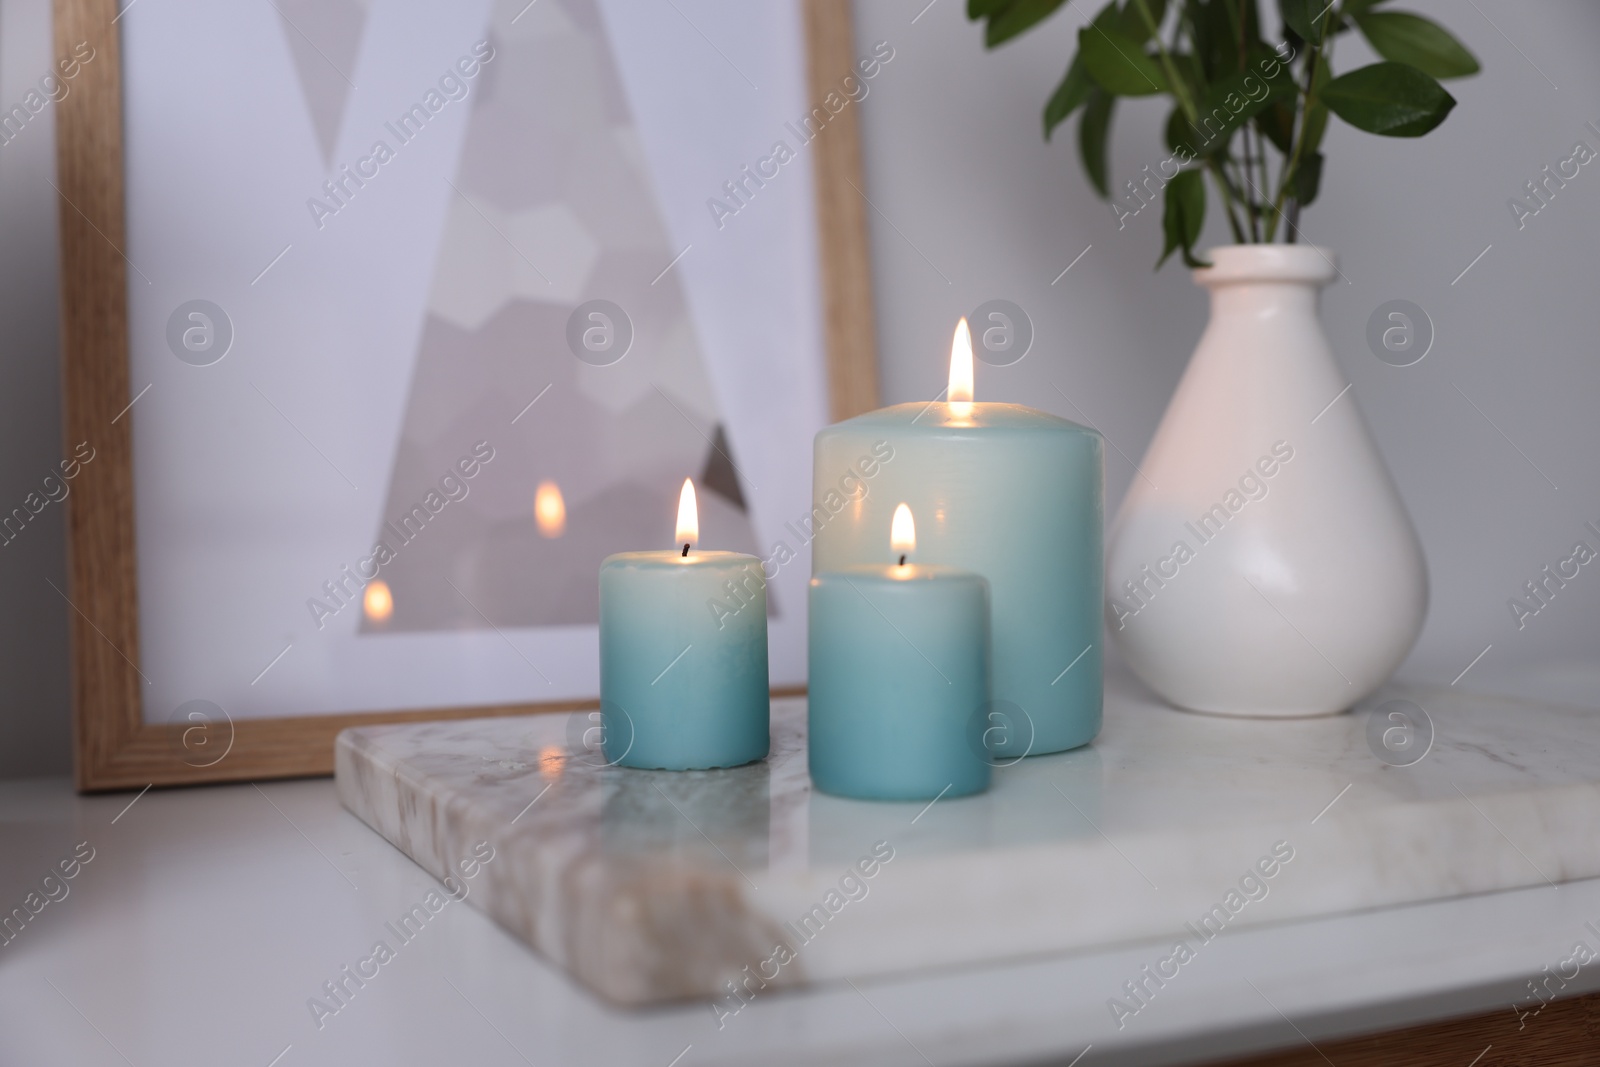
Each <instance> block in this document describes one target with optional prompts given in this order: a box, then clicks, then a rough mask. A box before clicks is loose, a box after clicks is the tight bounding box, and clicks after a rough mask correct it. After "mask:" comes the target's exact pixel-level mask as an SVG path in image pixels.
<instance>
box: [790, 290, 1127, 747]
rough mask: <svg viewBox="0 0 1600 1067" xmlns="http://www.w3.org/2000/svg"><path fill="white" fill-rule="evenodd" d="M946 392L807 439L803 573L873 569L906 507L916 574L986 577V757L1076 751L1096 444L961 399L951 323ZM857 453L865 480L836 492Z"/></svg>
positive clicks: (1009, 407) (1096, 685)
mask: <svg viewBox="0 0 1600 1067" xmlns="http://www.w3.org/2000/svg"><path fill="white" fill-rule="evenodd" d="M950 386H951V388H950V393H949V396H950V399H949V401H947V402H936V403H931V404H928V403H923V404H898V405H896V406H894V407H889V408H883V409H881V410H878V411H873V412H869V413H867V414H865V415H861V416H858V417H856V418H853V419H850V420H847V421H845V422H841V423H839V424H838V425H835V426H830V427H828V428H827V429H825V430H823V431H822V432H821V433H819V434H818V435H817V438H816V453H815V465H814V468H813V479H814V487H815V488H814V491H815V495H814V497H813V500H814V501H816V505H815V509H814V510H813V513H812V523H813V527H814V529H815V540H814V541H813V542H812V550H811V559H812V573H813V574H821V573H823V572H826V571H836V570H842V569H844V568H847V567H850V566H852V565H855V564H860V563H867V562H870V561H873V560H877V559H879V558H881V554H882V548H881V545H882V540H881V539H882V533H881V531H882V530H883V528H884V526H885V525H886V524H887V523H888V521H889V516H890V512H891V511H892V510H893V508H894V506H895V504H896V503H897V502H898V501H906V502H908V503H909V504H910V505H911V508H912V510H913V511H914V512H915V513H916V514H917V516H918V517H919V519H920V520H921V527H922V529H921V531H920V533H921V538H920V540H921V544H920V547H919V549H918V554H917V559H918V561H919V562H920V563H930V564H942V565H945V566H951V567H957V568H960V569H961V570H968V571H974V572H976V573H978V574H981V575H983V576H984V577H985V578H987V579H988V581H989V595H990V611H991V622H990V626H991V630H992V633H993V642H994V643H993V661H992V672H993V673H992V682H991V685H992V689H993V693H992V696H993V699H994V715H993V718H992V722H991V724H990V725H991V730H990V738H991V744H992V747H993V749H994V751H995V753H996V754H997V755H1000V756H1007V757H1020V756H1023V755H1026V754H1030V753H1033V754H1037V753H1043V752H1058V751H1061V750H1062V749H1068V748H1075V747H1077V746H1079V745H1083V744H1087V743H1088V742H1089V741H1091V740H1093V739H1094V736H1095V734H1097V733H1098V732H1099V730H1100V715H1101V698H1102V692H1101V674H1100V652H1101V643H1100V632H1101V629H1100V628H1101V621H1100V601H1101V587H1102V584H1103V578H1102V548H1101V538H1102V533H1101V530H1102V525H1103V522H1104V508H1105V505H1104V488H1103V473H1102V472H1103V468H1104V446H1103V443H1102V439H1101V437H1100V435H1099V434H1098V433H1097V432H1095V431H1094V430H1092V429H1088V428H1086V427H1083V426H1079V425H1077V424H1076V423H1072V422H1068V421H1067V420H1065V419H1060V418H1057V417H1055V416H1054V415H1050V414H1047V413H1045V412H1042V411H1036V410H1034V409H1033V408H1028V407H1023V406H1022V405H1020V404H979V403H973V402H972V347H971V337H970V335H969V334H968V332H967V325H966V320H965V319H963V320H962V322H961V325H960V326H959V327H957V330H956V341H955V344H954V345H953V346H952V351H951V373H950ZM874 446H876V447H877V451H876V452H874V451H873V449H874ZM885 455H887V456H888V458H887V459H884V458H883V457H884V456H885ZM864 457H868V458H871V459H873V460H874V461H875V464H876V465H875V468H874V477H872V478H871V479H870V480H868V479H864V478H861V477H859V476H858V477H855V478H853V479H849V480H848V481H847V482H841V480H840V479H841V475H842V474H843V473H845V472H849V471H853V470H856V469H858V464H860V463H861V461H862V459H863V458H864ZM841 485H848V487H849V488H848V490H847V491H841V488H840V487H841Z"/></svg>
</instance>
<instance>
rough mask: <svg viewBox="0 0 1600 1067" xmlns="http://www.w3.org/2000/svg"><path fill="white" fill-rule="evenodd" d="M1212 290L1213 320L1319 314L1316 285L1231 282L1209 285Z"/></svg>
mask: <svg viewBox="0 0 1600 1067" xmlns="http://www.w3.org/2000/svg"><path fill="white" fill-rule="evenodd" d="M1207 288H1209V289H1210V290H1211V317H1212V318H1213V319H1224V318H1266V317H1277V316H1305V317H1308V318H1315V317H1316V314H1317V292H1318V290H1319V288H1320V286H1319V285H1318V284H1316V283H1313V282H1301V281H1294V282H1268V281H1249V282H1230V283H1228V284H1224V285H1212V286H1208V287H1207Z"/></svg>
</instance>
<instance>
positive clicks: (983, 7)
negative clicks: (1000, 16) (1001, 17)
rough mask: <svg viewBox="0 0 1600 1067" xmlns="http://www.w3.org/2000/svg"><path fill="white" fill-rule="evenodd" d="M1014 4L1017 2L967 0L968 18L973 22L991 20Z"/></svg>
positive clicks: (1007, 0)
mask: <svg viewBox="0 0 1600 1067" xmlns="http://www.w3.org/2000/svg"><path fill="white" fill-rule="evenodd" d="M1014 3H1016V0H967V18H968V19H970V20H971V21H973V22H977V21H978V20H979V19H986V18H990V17H991V16H993V15H994V14H995V13H997V12H999V11H1003V10H1004V9H1006V8H1008V7H1010V6H1011V5H1012V4H1014Z"/></svg>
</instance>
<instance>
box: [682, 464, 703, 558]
mask: <svg viewBox="0 0 1600 1067" xmlns="http://www.w3.org/2000/svg"><path fill="white" fill-rule="evenodd" d="M699 540H700V509H699V507H697V506H696V505H695V502H694V482H692V481H690V480H689V479H688V478H685V479H684V480H683V492H681V493H679V494H678V544H680V545H692V544H696V543H697V542H699Z"/></svg>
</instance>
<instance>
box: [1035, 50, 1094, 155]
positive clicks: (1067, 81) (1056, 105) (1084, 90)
mask: <svg viewBox="0 0 1600 1067" xmlns="http://www.w3.org/2000/svg"><path fill="white" fill-rule="evenodd" d="M1093 88H1094V82H1093V81H1091V80H1090V79H1089V72H1088V71H1087V70H1086V69H1084V66H1083V56H1081V55H1076V56H1073V57H1072V65H1071V66H1069V67H1067V73H1066V75H1065V76H1064V77H1063V78H1062V79H1061V84H1060V85H1058V86H1056V91H1055V92H1053V93H1051V94H1050V100H1049V101H1048V102H1047V103H1046V104H1045V105H1044V139H1045V140H1046V141H1048V140H1049V139H1050V135H1051V134H1052V133H1054V132H1055V128H1056V127H1057V126H1059V125H1061V124H1062V123H1063V122H1065V121H1066V118H1067V116H1068V115H1071V114H1072V113H1073V112H1074V111H1076V110H1078V108H1080V107H1082V106H1083V104H1084V103H1085V102H1086V101H1087V100H1088V99H1089V91H1090V90H1091V89H1093Z"/></svg>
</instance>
